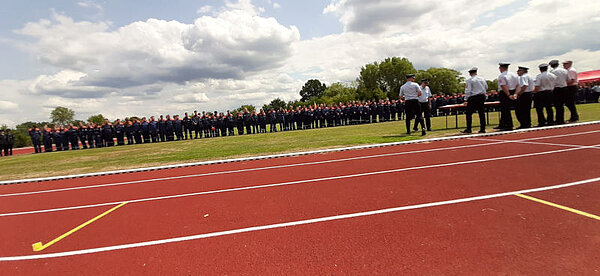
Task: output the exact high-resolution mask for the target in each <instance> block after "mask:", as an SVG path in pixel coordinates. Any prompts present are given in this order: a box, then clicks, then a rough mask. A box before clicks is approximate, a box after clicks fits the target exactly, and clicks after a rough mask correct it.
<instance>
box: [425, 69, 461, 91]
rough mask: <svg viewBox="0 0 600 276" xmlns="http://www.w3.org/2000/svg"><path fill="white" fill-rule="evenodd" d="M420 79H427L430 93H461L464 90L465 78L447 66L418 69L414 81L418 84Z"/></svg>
mask: <svg viewBox="0 0 600 276" xmlns="http://www.w3.org/2000/svg"><path fill="white" fill-rule="evenodd" d="M422 79H428V80H429V89H431V93H433V94H439V93H446V94H452V93H462V92H464V91H465V86H464V83H462V82H463V81H464V80H465V79H464V78H463V77H462V76H461V74H460V72H458V71H456V70H454V69H448V68H429V69H427V70H420V71H419V72H418V73H417V75H416V81H417V82H418V83H419V84H420V82H421V80H422Z"/></svg>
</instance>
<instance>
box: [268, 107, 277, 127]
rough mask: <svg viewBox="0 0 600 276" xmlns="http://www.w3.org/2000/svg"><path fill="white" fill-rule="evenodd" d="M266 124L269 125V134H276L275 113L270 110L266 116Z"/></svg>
mask: <svg viewBox="0 0 600 276" xmlns="http://www.w3.org/2000/svg"><path fill="white" fill-rule="evenodd" d="M267 122H268V123H269V132H277V113H276V112H275V110H274V109H272V108H271V110H269V113H268V114H267Z"/></svg>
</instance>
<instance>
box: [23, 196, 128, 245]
mask: <svg viewBox="0 0 600 276" xmlns="http://www.w3.org/2000/svg"><path fill="white" fill-rule="evenodd" d="M127 203H128V202H123V203H121V204H119V205H117V206H115V207H112V208H110V210H108V211H106V212H104V213H102V214H100V215H98V216H97V217H95V218H93V219H90V220H88V221H86V222H84V223H82V224H81V225H79V226H77V227H75V228H73V230H71V231H69V232H67V233H64V234H62V235H60V237H58V238H56V239H53V240H52V241H50V242H49V243H47V244H42V242H36V243H34V244H32V245H31V246H32V247H33V251H42V250H44V249H46V248H48V247H49V246H51V245H53V244H55V243H57V242H58V241H60V240H62V239H64V238H66V237H67V236H69V235H71V234H73V233H75V231H77V230H79V229H81V228H83V227H86V226H87V225H88V224H90V223H92V222H94V221H97V220H99V219H100V218H102V217H103V216H106V215H108V214H109V213H110V212H112V211H114V210H117V209H119V208H120V207H121V206H123V205H125V204H127Z"/></svg>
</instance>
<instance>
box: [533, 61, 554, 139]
mask: <svg viewBox="0 0 600 276" xmlns="http://www.w3.org/2000/svg"><path fill="white" fill-rule="evenodd" d="M548 66H549V65H548V64H546V63H542V64H540V65H539V66H538V67H539V68H540V74H539V75H537V76H536V77H535V89H534V90H533V100H534V106H535V111H536V113H537V118H538V125H537V126H538V127H543V126H546V125H548V126H551V125H553V124H554V112H553V110H552V90H554V82H555V81H556V76H555V75H554V74H552V73H550V72H548ZM544 109H546V113H547V115H548V117H545V116H544Z"/></svg>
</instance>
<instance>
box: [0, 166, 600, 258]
mask: <svg viewBox="0 0 600 276" xmlns="http://www.w3.org/2000/svg"><path fill="white" fill-rule="evenodd" d="M598 181H600V177H597V178H590V179H586V180H581V181H577V182H570V183H565V184H559V185H554V186H546V187H540V188H534V189H527V190H520V191H513V192H506V193H497V194H490V195H482V196H474V197H467V198H460V199H453V200H445V201H437V202H430V203H422V204H416V205H408V206H401V207H394V208H386V209H379V210H372V211H365V212H358V213H349V214H343V215H336V216H328V217H320V218H312V219H305V220H297V221H290V222H283V223H276V224H267V225H261V226H252V227H246V228H239V229H232V230H226V231H219V232H212V233H205V234H199V235H192V236H183V237H177V238H169V239H161V240H153V241H145V242H137V243H129V244H121V245H113V246H106V247H97V248H90V249H82V250H73V251H65V252H58V253H50V254H38V255H24V256H9V257H0V262H6V261H24V260H36V259H48V258H58V257H67V256H75V255H83V254H93V253H99V252H106V251H114V250H122V249H128V248H138V247H146V246H153V245H160V244H168V243H175V242H184V241H190V240H199V239H206V238H212V237H219V236H227V235H234V234H240V233H248V232H255V231H262V230H269V229H276V228H285V227H291V226H298V225H307V224H313V223H319V222H326V221H335V220H342V219H350V218H357V217H364V216H372V215H380V214H386V213H393V212H399V211H406V210H414V209H422V208H428V207H436V206H442V205H450V204H457V203H464V202H470V201H478V200H486V199H493V198H499V197H506V196H512V195H515V194H528V193H534V192H541V191H548V190H555V189H561V188H566V187H572V186H578V185H583V184H588V183H594V182H598Z"/></svg>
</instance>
